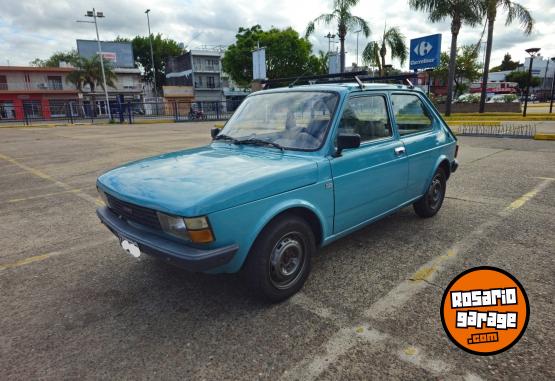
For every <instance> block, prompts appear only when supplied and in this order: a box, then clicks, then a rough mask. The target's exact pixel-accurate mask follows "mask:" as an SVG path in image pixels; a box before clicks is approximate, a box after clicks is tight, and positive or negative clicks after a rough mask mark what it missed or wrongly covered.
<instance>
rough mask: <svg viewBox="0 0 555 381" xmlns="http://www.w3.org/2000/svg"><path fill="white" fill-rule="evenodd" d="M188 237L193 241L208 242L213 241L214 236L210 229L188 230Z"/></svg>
mask: <svg viewBox="0 0 555 381" xmlns="http://www.w3.org/2000/svg"><path fill="white" fill-rule="evenodd" d="M188 233H189V238H190V239H191V241H192V242H194V243H210V242H212V241H214V236H213V235H212V231H211V230H210V229H202V230H189V231H188Z"/></svg>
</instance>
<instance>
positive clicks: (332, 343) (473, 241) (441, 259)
mask: <svg viewBox="0 0 555 381" xmlns="http://www.w3.org/2000/svg"><path fill="white" fill-rule="evenodd" d="M553 181H554V180H553V179H549V178H548V179H545V180H544V181H542V182H541V183H540V184H538V185H537V186H536V187H534V189H532V190H531V191H530V192H528V193H526V194H524V195H522V196H521V197H519V198H518V199H516V200H515V201H513V202H512V203H511V204H510V205H509V206H507V207H506V208H505V209H503V210H501V211H500V212H499V213H497V214H496V215H495V216H493V217H492V218H490V219H489V220H487V221H485V222H484V223H482V224H480V225H478V226H477V227H476V228H475V229H474V230H472V231H471V232H470V234H468V235H467V236H466V237H465V238H463V239H462V240H460V241H458V242H456V243H455V244H453V245H452V246H451V247H450V248H449V249H448V250H447V251H446V252H445V254H442V255H440V256H438V257H435V258H433V259H431V260H430V261H428V262H427V263H425V264H424V265H422V266H421V267H420V268H419V269H418V270H417V271H416V272H415V273H414V274H412V275H411V276H410V277H409V278H408V279H406V280H405V281H403V282H401V283H400V284H399V285H397V286H396V287H395V288H393V289H392V290H391V291H389V292H388V293H387V294H386V295H385V296H383V297H381V298H380V299H378V300H377V301H376V302H374V303H373V304H372V305H371V306H370V307H369V308H368V309H367V310H365V311H364V316H365V317H367V318H369V319H374V320H388V319H397V316H396V314H397V312H398V310H399V309H400V308H402V307H403V306H405V305H406V303H407V302H408V301H409V300H411V299H412V298H414V297H415V296H416V295H417V294H418V293H419V292H421V291H422V290H423V289H424V288H426V287H429V285H430V283H431V282H432V281H433V280H434V279H435V278H436V277H437V275H438V274H439V272H440V271H442V270H444V269H446V268H447V267H448V266H449V265H451V264H452V263H454V262H455V260H456V259H457V258H458V257H460V256H461V255H463V254H465V253H468V252H469V251H470V250H471V249H473V248H474V247H475V246H476V245H478V244H479V242H480V240H481V239H483V237H484V232H485V231H486V230H489V229H491V228H494V227H496V226H498V225H499V224H501V223H502V222H503V221H504V220H505V219H506V218H507V217H509V216H510V215H511V214H512V213H514V212H515V211H516V210H517V209H518V208H520V207H522V206H523V205H524V204H526V202H528V201H530V200H531V199H532V198H534V197H535V196H536V195H537V194H538V193H539V192H541V191H542V190H544V189H545V188H547V187H548V186H549V185H550V184H551V183H552V182H553ZM307 309H310V307H307ZM360 340H364V341H365V342H366V343H368V344H371V345H373V346H374V347H376V346H379V345H382V344H383V343H384V341H387V342H388V344H389V343H390V342H391V341H395V339H394V338H392V337H390V336H389V335H387V334H384V333H382V332H379V331H376V330H374V329H369V330H366V329H365V328H363V327H362V326H361V325H355V326H351V327H349V328H343V329H340V330H339V331H338V332H337V333H336V334H334V335H333V336H332V337H331V338H330V339H329V340H328V341H327V342H326V343H325V346H324V348H323V350H322V353H319V354H316V355H315V354H311V355H310V357H309V356H308V355H307V357H306V358H305V359H303V360H301V361H300V362H299V363H298V364H296V365H295V366H293V368H291V369H289V370H288V371H286V372H285V373H284V374H283V375H282V379H298V380H314V379H316V378H318V377H319V376H320V375H321V374H322V373H323V372H324V371H325V370H326V369H327V368H328V367H329V366H330V365H331V364H333V363H334V362H335V361H337V359H339V358H340V357H341V356H342V355H344V354H346V353H347V352H348V351H350V350H351V349H352V348H353V347H354V346H355V345H357V343H358V342H360ZM397 354H398V355H399V357H400V359H401V360H403V361H408V362H411V363H412V364H414V365H417V366H419V367H421V368H423V369H425V370H427V371H429V372H431V373H434V374H438V373H443V372H444V371H447V370H449V369H450V368H449V367H448V366H446V365H444V364H442V363H438V362H433V361H431V360H428V359H423V358H422V356H420V357H419V358H411V357H407V356H408V355H407V356H405V355H400V354H399V352H398V353H397ZM405 354H406V353H405ZM465 379H473V380H477V379H479V377H478V376H476V375H473V374H467V375H466V376H465Z"/></svg>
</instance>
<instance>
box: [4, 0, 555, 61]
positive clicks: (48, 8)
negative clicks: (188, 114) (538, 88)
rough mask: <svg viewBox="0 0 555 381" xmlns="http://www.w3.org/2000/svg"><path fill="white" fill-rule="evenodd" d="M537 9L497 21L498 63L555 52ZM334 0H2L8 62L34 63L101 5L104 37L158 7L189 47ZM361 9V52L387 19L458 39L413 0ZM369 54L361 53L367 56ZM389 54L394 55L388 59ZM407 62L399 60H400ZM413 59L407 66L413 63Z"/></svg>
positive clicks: (69, 41)
mask: <svg viewBox="0 0 555 381" xmlns="http://www.w3.org/2000/svg"><path fill="white" fill-rule="evenodd" d="M519 3H520V4H522V5H524V6H526V7H527V8H528V9H529V10H530V11H531V13H532V16H533V17H534V19H535V21H536V24H535V28H534V31H533V32H532V34H531V35H530V36H526V35H524V34H523V33H522V31H521V29H520V28H519V25H518V22H514V23H513V24H511V25H510V26H505V17H506V14H505V13H503V12H502V13H501V14H500V15H498V19H497V22H496V24H495V32H494V45H493V53H492V66H495V65H498V64H499V63H500V61H501V60H502V58H503V55H504V54H505V53H507V52H508V53H510V54H511V55H512V57H513V60H519V61H521V62H523V61H524V58H525V56H526V53H525V52H524V49H526V48H530V47H539V48H541V52H540V53H541V54H542V55H544V56H546V57H552V56H555V38H553V36H554V35H555V34H554V32H555V23H553V20H555V0H519ZM331 5H332V1H331V0H302V1H301V0H219V1H218V0H156V1H153V0H133V1H129V0H119V1H114V0H95V1H81V0H49V1H45V0H23V1H14V0H0V9H1V10H2V11H1V12H0V52H2V54H1V55H0V65H7V64H10V65H12V66H14V65H28V64H29V62H30V61H32V60H33V59H35V58H48V57H49V56H50V55H51V54H52V53H54V52H56V51H66V50H69V49H72V48H75V47H76V43H75V40H76V39H94V38H95V31H94V26H93V25H92V24H86V23H77V22H76V20H79V19H80V20H84V19H86V18H85V17H83V15H84V14H85V11H87V10H91V9H92V8H93V7H95V8H96V10H98V11H102V12H104V14H105V16H106V17H105V18H103V19H100V20H99V31H100V38H101V39H102V40H111V39H114V38H115V37H116V36H122V37H133V36H135V35H138V34H140V35H147V34H148V31H147V22H146V21H147V20H146V15H145V13H144V11H145V10H146V9H147V8H150V9H151V12H150V23H151V30H152V33H162V34H163V36H165V37H169V38H172V39H174V40H176V41H178V42H183V43H184V44H185V45H187V46H188V47H189V48H196V47H199V46H202V45H229V44H231V43H233V42H234V40H235V34H236V33H237V29H238V28H239V27H241V26H243V27H247V26H252V25H255V24H260V25H262V27H263V28H265V29H266V28H270V27H272V26H275V27H278V28H285V27H288V26H291V27H293V28H294V29H295V30H297V31H298V32H299V33H300V34H301V35H302V34H304V31H305V29H306V25H307V23H308V22H309V21H310V20H312V19H314V18H315V17H317V16H318V15H320V14H322V13H327V12H329V11H330V9H331ZM353 14H355V15H357V16H360V17H362V18H364V19H365V20H367V21H368V22H369V25H370V28H371V31H372V33H371V35H370V37H369V38H365V37H363V36H362V34H361V35H360V39H359V53H360V54H361V52H362V50H363V49H364V46H365V45H366V43H368V42H369V41H371V40H376V39H378V38H379V35H380V32H381V31H383V28H384V26H385V25H388V26H397V27H399V28H400V29H401V32H402V33H403V34H404V35H405V36H406V37H407V44H408V40H410V39H411V38H416V37H420V36H425V35H428V34H435V33H442V34H443V37H442V50H443V51H447V50H448V49H449V46H450V40H451V35H450V21H449V20H446V21H444V22H441V23H436V24H432V23H430V22H429V21H428V20H427V16H426V14H425V13H421V12H416V11H413V10H411V9H410V8H409V6H408V1H407V0H361V1H360V3H359V4H358V5H357V6H356V7H355V8H354V10H353ZM482 31H483V24H482V25H478V26H476V27H470V26H466V25H465V26H463V28H462V29H461V33H460V35H459V45H463V44H476V43H477V42H478V40H479V38H480V35H481V34H482ZM328 32H332V33H335V32H336V30H335V28H334V27H332V26H325V25H319V26H317V29H316V32H315V33H314V34H313V35H312V36H311V37H310V41H311V43H312V44H313V51H314V52H315V53H316V52H318V50H324V51H327V50H328V40H327V39H326V38H324V35H326V34H327V33H328ZM356 46H357V43H356V35H355V34H354V33H351V34H349V35H348V36H347V41H346V51H347V59H346V63H347V66H349V65H350V63H351V62H356ZM361 61H362V59H361V58H359V63H362V62H361ZM388 62H390V61H389V60H388ZM393 64H394V66H396V67H400V64H399V62H393ZM407 65H408V64H405V65H404V67H403V68H405V69H406V68H407Z"/></svg>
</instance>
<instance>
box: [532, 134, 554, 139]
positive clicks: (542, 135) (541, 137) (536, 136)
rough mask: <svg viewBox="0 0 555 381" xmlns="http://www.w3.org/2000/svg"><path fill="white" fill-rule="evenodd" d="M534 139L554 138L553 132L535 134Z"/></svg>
mask: <svg viewBox="0 0 555 381" xmlns="http://www.w3.org/2000/svg"><path fill="white" fill-rule="evenodd" d="M534 140H555V134H536V135H534Z"/></svg>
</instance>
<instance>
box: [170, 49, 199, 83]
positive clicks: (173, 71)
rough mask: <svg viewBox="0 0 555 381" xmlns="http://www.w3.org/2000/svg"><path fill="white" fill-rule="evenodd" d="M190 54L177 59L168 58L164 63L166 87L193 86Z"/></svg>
mask: <svg viewBox="0 0 555 381" xmlns="http://www.w3.org/2000/svg"><path fill="white" fill-rule="evenodd" d="M191 60H192V57H191V52H188V53H185V54H182V55H180V56H177V57H168V59H167V61H166V85H168V86H193V65H192V62H191Z"/></svg>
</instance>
